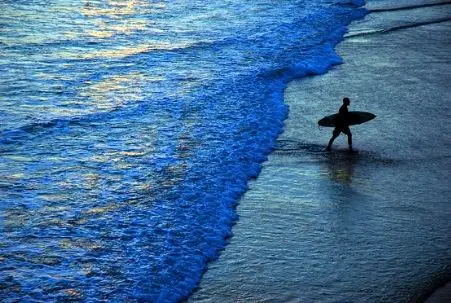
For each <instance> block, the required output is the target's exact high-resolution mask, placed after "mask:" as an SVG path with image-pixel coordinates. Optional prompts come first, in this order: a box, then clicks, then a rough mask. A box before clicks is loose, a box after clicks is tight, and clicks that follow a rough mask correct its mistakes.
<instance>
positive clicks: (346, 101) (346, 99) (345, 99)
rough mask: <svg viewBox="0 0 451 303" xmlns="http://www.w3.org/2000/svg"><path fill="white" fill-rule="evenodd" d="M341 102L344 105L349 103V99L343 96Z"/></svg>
mask: <svg viewBox="0 0 451 303" xmlns="http://www.w3.org/2000/svg"><path fill="white" fill-rule="evenodd" d="M343 104H344V105H349V104H351V100H349V98H348V97H344V98H343Z"/></svg>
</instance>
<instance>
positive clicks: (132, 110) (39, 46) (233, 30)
mask: <svg viewBox="0 0 451 303" xmlns="http://www.w3.org/2000/svg"><path fill="white" fill-rule="evenodd" d="M361 4H362V3H361V2H360V1H350V0H347V1H345V0H343V1H326V0H323V1H314V2H313V1H300V0H299V1H283V2H277V3H274V2H273V1H267V0H260V1H252V2H251V3H245V2H242V1H236V0H231V1H225V2H224V1H209V2H208V3H206V2H204V1H202V2H201V1H171V2H159V1H139V0H134V1H132V0H130V1H113V0H110V1H63V0H61V1H2V2H1V3H0V11H1V12H2V14H1V16H0V53H1V56H0V72H1V74H2V80H1V82H0V111H1V113H2V122H1V125H0V189H1V191H0V199H1V203H0V216H1V221H0V223H1V224H0V228H1V234H0V247H1V255H0V261H1V262H0V270H1V275H0V285H1V287H0V294H1V296H2V297H4V298H6V299H7V300H9V301H13V300H15V299H18V298H24V299H28V300H44V301H57V300H67V299H74V300H78V299H80V300H88V301H93V302H94V301H100V300H117V301H121V300H125V299H130V300H148V301H161V302H166V301H168V302H169V301H177V300H179V299H181V298H184V297H186V296H187V295H188V294H189V293H190V292H191V291H192V289H193V288H194V287H195V285H196V283H197V282H198V280H199V279H200V276H201V274H202V272H203V271H204V269H205V266H206V263H207V262H208V261H209V260H211V259H212V258H215V257H216V256H217V254H218V251H219V250H220V249H221V248H223V247H224V244H225V238H226V237H228V236H230V235H231V224H232V222H233V220H234V219H235V218H236V215H235V212H234V210H233V206H234V204H235V203H236V202H237V199H238V197H239V196H240V195H241V194H242V193H243V191H244V190H245V189H246V183H247V180H248V179H249V178H250V177H253V176H256V175H257V174H258V172H259V170H260V163H261V162H262V161H263V160H264V159H265V157H266V155H267V154H268V152H269V151H270V149H271V148H272V147H273V146H274V144H275V139H276V137H277V135H278V134H279V133H280V131H281V127H282V121H283V119H284V118H285V117H286V113H287V109H286V107H285V105H284V104H283V102H282V92H283V89H284V86H285V83H286V82H287V81H288V80H290V79H292V78H293V77H295V76H303V75H306V74H315V73H322V72H324V71H325V70H326V69H327V68H328V67H329V66H330V65H331V64H334V63H338V62H340V59H339V57H338V56H337V55H336V54H335V52H334V50H333V47H334V45H335V44H336V43H337V42H338V41H339V40H340V39H341V37H342V36H343V34H344V32H345V30H346V29H345V26H346V25H347V24H348V23H349V22H351V21H352V20H353V19H356V18H359V17H362V16H363V15H364V14H365V11H364V10H360V9H357V6H358V5H361Z"/></svg>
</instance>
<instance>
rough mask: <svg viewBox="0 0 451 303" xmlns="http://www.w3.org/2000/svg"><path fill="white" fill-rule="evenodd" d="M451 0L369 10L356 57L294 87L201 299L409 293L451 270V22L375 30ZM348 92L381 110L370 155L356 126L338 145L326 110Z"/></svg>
mask: <svg viewBox="0 0 451 303" xmlns="http://www.w3.org/2000/svg"><path fill="white" fill-rule="evenodd" d="M386 2H387V1H386ZM376 4H378V5H379V2H378V3H370V5H369V6H370V7H371V6H373V7H375V6H376ZM391 4H392V5H393V6H395V5H394V4H393V3H391ZM450 9H451V5H448V6H446V5H442V6H440V7H428V8H421V9H419V10H415V11H410V10H398V11H392V12H384V13H374V14H370V15H368V16H367V17H366V18H365V19H364V20H361V21H356V22H355V23H353V24H352V25H351V31H350V35H352V34H356V33H362V32H365V33H366V34H365V35H358V36H354V37H349V38H347V39H346V40H345V41H344V42H342V43H340V44H339V45H338V48H337V50H338V53H339V54H340V55H341V56H343V60H344V64H343V65H340V66H338V67H335V68H334V69H333V70H332V71H330V72H328V73H327V74H325V75H322V76H318V77H313V78H305V79H301V80H298V81H294V82H292V83H291V84H290V85H289V86H288V88H287V90H286V92H285V101H286V103H287V104H288V105H289V117H288V119H287V120H286V121H285V122H286V124H285V129H284V133H283V134H282V135H281V136H280V137H279V139H278V141H277V147H276V149H275V150H274V152H273V153H272V154H271V155H270V156H269V159H268V161H267V162H265V164H264V166H263V169H262V172H261V174H260V175H259V177H258V179H257V180H256V181H252V182H251V183H250V186H249V190H248V191H247V192H246V194H245V195H244V197H243V198H242V199H241V201H240V203H239V205H238V208H237V212H238V215H239V220H238V221H237V224H236V225H235V226H234V228H233V233H234V237H232V238H231V240H230V244H229V245H228V246H227V247H226V249H225V250H224V251H223V252H222V253H221V256H220V258H219V260H218V261H216V262H213V263H210V265H209V269H208V270H207V272H206V273H205V275H204V276H203V279H202V281H201V283H200V285H199V289H198V290H197V291H196V292H195V293H194V294H193V296H192V297H191V301H192V302H218V301H221V302H407V301H408V300H409V299H410V298H412V297H413V296H414V295H416V294H418V292H420V291H421V290H422V288H423V287H424V285H426V284H430V283H431V281H432V280H433V279H434V277H436V276H437V275H440V274H443V273H446V272H447V271H448V273H449V265H450V264H451V257H450V254H449V251H450V248H451V247H450V243H451V223H450V222H451V221H450V218H451V204H450V203H449V197H450V194H451V191H450V188H451V183H450V181H449V180H450V178H449V177H450V176H449V169H450V168H451V154H450V153H449V147H450V145H451V137H450V136H449V134H450V133H451V124H450V119H449V118H450V113H451V108H450V103H449V98H448V96H449V93H450V89H449V82H450V80H451V78H450V75H449V70H450V62H451V61H450V54H449V45H451V40H450V39H449V37H451V35H450V25H449V22H447V23H446V22H438V23H435V24H430V25H427V26H412V27H410V28H408V29H404V30H391V31H387V32H386V33H377V34H371V33H373V32H374V31H375V30H376V29H380V28H382V29H384V28H387V29H390V28H394V27H396V26H397V25H399V24H407V23H411V24H415V23H417V24H419V23H424V21H433V20H440V19H443V18H448V17H450V16H451V11H450ZM387 14H388V16H387ZM409 17H412V19H409ZM419 17H421V18H422V19H418V18H419ZM384 22H385V23H384ZM431 23H432V22H431ZM344 96H348V97H350V98H351V107H350V110H358V111H359V110H360V111H369V112H372V113H375V114H376V115H377V118H376V119H375V120H373V121H370V122H368V123H367V124H364V125H360V126H355V127H352V132H353V137H354V147H355V148H356V149H357V150H358V153H354V154H349V153H348V152H347V150H346V149H347V144H346V138H345V137H343V136H340V137H339V138H337V140H336V141H335V144H334V151H333V152H331V153H327V152H325V151H324V147H325V146H326V144H327V141H328V140H329V138H330V136H331V129H319V128H318V127H317V124H316V122H317V121H318V120H319V119H320V118H321V117H322V116H323V115H327V114H331V113H334V112H336V111H337V109H338V107H339V106H340V105H341V98H343V97H344ZM432 282H433V281H432Z"/></svg>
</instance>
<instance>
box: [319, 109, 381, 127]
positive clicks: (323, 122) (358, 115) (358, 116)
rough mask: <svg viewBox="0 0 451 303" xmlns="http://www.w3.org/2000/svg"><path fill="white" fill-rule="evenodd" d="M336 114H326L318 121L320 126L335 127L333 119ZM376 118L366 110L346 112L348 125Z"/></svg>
mask: <svg viewBox="0 0 451 303" xmlns="http://www.w3.org/2000/svg"><path fill="white" fill-rule="evenodd" d="M337 115H338V114H333V115H330V116H326V117H324V118H322V119H320V120H319V121H318V124H319V125H320V126H325V127H335V119H336V117H337ZM374 118H376V115H374V114H372V113H368V112H349V113H348V122H349V125H356V124H362V123H365V122H368V121H370V120H373V119H374Z"/></svg>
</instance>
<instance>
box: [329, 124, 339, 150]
mask: <svg viewBox="0 0 451 303" xmlns="http://www.w3.org/2000/svg"><path fill="white" fill-rule="evenodd" d="M339 135H340V130H339V129H337V128H335V129H334V131H333V132H332V138H330V140H329V144H328V145H327V147H326V150H330V148H331V147H332V143H334V140H335V139H336V138H337V137H338V136H339Z"/></svg>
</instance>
